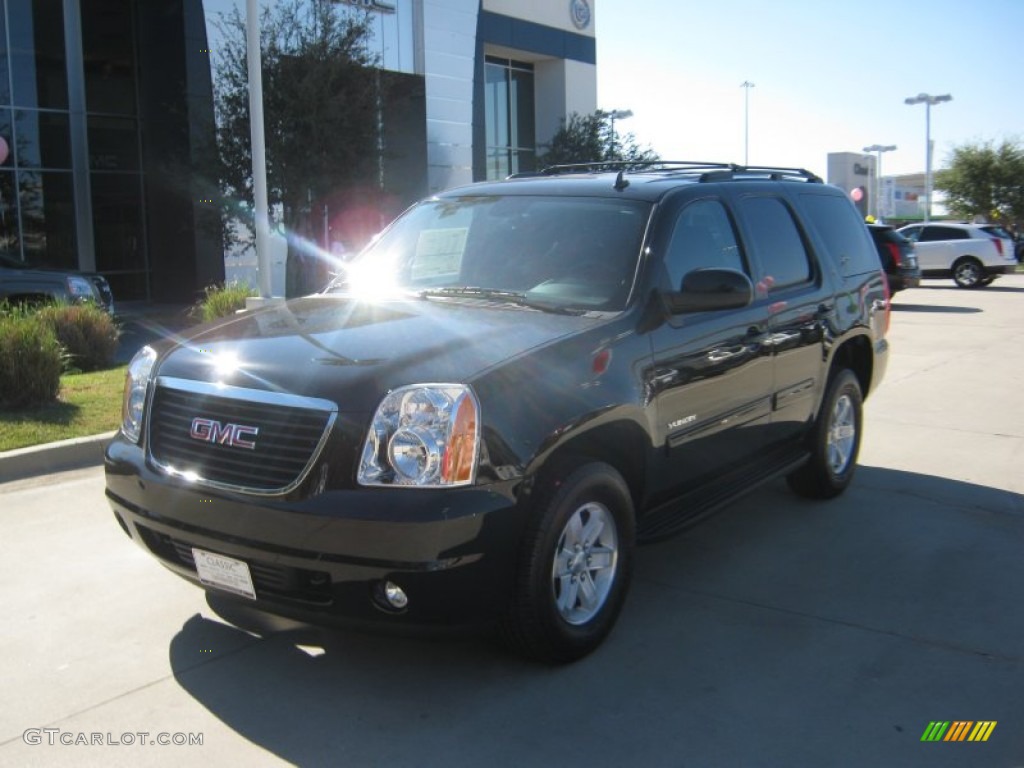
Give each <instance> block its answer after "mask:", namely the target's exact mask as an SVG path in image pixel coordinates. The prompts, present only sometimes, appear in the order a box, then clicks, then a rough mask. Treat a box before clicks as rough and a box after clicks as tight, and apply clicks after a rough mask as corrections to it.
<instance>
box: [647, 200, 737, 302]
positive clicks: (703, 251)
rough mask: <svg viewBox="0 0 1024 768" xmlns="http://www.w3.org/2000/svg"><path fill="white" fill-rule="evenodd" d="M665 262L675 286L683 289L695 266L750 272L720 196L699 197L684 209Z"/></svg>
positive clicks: (674, 231) (696, 267)
mask: <svg viewBox="0 0 1024 768" xmlns="http://www.w3.org/2000/svg"><path fill="white" fill-rule="evenodd" d="M665 266H666V268H667V269H668V274H669V280H670V281H671V283H672V289H673V290H679V286H680V284H681V283H682V280H683V276H684V275H685V274H686V273H687V272H691V271H693V270H695V269H702V268H706V267H714V268H718V269H735V270H737V271H739V272H743V273H746V272H747V269H746V266H745V265H744V263H743V256H742V255H741V254H740V249H739V245H737V243H736V233H735V232H734V231H733V228H732V222H731V221H729V214H728V213H726V210H725V207H724V206H723V205H722V204H721V203H720V202H719V201H718V200H698V201H697V202H694V203H690V204H689V205H688V206H686V207H685V208H684V209H683V210H682V212H681V213H680V214H679V218H678V219H676V226H675V229H673V230H672V240H671V242H670V243H669V246H668V254H667V256H666V257H665Z"/></svg>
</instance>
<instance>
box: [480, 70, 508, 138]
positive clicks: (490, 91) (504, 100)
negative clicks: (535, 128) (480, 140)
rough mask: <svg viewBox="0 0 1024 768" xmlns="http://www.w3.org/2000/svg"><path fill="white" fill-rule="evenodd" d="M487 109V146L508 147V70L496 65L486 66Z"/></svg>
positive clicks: (485, 90) (485, 91)
mask: <svg viewBox="0 0 1024 768" xmlns="http://www.w3.org/2000/svg"><path fill="white" fill-rule="evenodd" d="M486 72H487V77H486V80H487V82H486V85H485V86H484V93H485V99H486V101H485V109H486V111H487V119H486V133H487V144H488V145H490V146H492V147H507V146H508V139H509V135H508V75H507V73H508V70H507V69H505V68H504V67H500V66H497V65H495V64H487V65H486Z"/></svg>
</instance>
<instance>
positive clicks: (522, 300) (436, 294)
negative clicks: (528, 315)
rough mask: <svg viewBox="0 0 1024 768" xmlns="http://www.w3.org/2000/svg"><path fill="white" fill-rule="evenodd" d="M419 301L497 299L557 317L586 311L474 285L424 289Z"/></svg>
mask: <svg viewBox="0 0 1024 768" xmlns="http://www.w3.org/2000/svg"><path fill="white" fill-rule="evenodd" d="M416 295H417V296H419V297H420V298H421V299H429V298H446V297H449V296H453V297H458V298H470V299H497V300H498V301H506V302H508V303H509V304H515V305H516V306H520V307H528V308H529V309H539V310H540V311H542V312H551V313H554V314H558V315H583V314H586V310H582V309H573V308H571V307H563V306H560V305H558V304H549V303H547V302H543V301H535V300H533V299H530V298H529V297H528V296H527V295H526V294H525V293H519V292H518V291H505V290H502V289H500V288H481V287H479V286H476V285H460V286H449V287H447V288H425V289H423V290H422V291H419V292H418V293H417V294H416Z"/></svg>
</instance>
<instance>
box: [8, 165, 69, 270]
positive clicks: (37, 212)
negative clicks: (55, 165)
mask: <svg viewBox="0 0 1024 768" xmlns="http://www.w3.org/2000/svg"><path fill="white" fill-rule="evenodd" d="M18 198H19V200H20V203H21V233H22V242H23V246H24V253H25V261H32V262H35V263H37V264H47V265H50V266H53V267H64V268H69V269H74V268H77V266H78V263H77V256H76V251H75V205H74V195H73V192H72V185H71V174H70V173H61V172H57V171H51V172H45V171H22V172H20V173H19V174H18Z"/></svg>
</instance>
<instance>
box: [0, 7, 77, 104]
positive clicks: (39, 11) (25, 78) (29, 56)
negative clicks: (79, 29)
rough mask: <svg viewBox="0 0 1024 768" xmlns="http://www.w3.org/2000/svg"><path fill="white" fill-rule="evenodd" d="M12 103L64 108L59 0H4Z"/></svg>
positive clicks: (62, 45) (65, 76) (65, 85)
mask: <svg viewBox="0 0 1024 768" xmlns="http://www.w3.org/2000/svg"><path fill="white" fill-rule="evenodd" d="M7 9H8V23H9V25H10V39H11V41H12V43H13V45H12V47H11V71H12V74H13V82H14V103H15V104H17V105H19V106H23V107H48V108H52V109H67V107H68V82H67V68H66V65H65V62H64V10H63V3H62V2H61V0H32V2H25V1H21V2H13V3H8V4H7Z"/></svg>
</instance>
